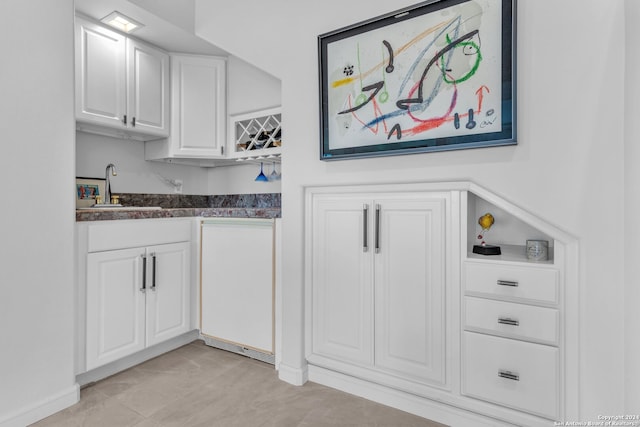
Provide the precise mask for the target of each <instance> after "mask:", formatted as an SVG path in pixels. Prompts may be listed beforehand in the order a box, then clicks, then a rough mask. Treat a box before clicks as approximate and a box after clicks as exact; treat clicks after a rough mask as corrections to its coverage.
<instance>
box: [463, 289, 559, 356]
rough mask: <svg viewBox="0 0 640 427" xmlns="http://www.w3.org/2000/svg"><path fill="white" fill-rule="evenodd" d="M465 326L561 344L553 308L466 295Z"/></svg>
mask: <svg viewBox="0 0 640 427" xmlns="http://www.w3.org/2000/svg"><path fill="white" fill-rule="evenodd" d="M464 325H465V329H467V330H472V331H476V332H485V333H491V334H496V335H501V336H504V337H509V338H517V339H523V340H528V341H534V342H539V343H544V344H551V345H558V333H559V315H558V310H556V309H554V308H545V307H538V306H534V305H526V304H518V303H513V302H505V301H496V300H491V299H485V298H476V297H465V298H464Z"/></svg>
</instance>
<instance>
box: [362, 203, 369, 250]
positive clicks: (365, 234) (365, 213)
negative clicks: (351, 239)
mask: <svg viewBox="0 0 640 427" xmlns="http://www.w3.org/2000/svg"><path fill="white" fill-rule="evenodd" d="M362 219H363V221H362V251H363V252H367V251H368V250H369V205H367V204H365V205H364V206H363V207H362Z"/></svg>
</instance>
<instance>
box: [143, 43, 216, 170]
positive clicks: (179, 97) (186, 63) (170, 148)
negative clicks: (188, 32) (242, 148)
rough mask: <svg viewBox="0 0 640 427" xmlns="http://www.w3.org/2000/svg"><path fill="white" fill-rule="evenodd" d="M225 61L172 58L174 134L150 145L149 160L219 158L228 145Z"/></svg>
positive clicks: (172, 127) (181, 56) (211, 58)
mask: <svg viewBox="0 0 640 427" xmlns="http://www.w3.org/2000/svg"><path fill="white" fill-rule="evenodd" d="M226 81H227V79H226V59H225V58H222V57H213V56H200V55H185V54H172V55H171V135H170V137H169V138H168V139H164V140H159V141H152V142H147V143H146V144H145V158H146V159H147V160H168V159H219V158H222V157H223V155H224V154H225V153H224V147H225V143H226V136H227V135H226V122H227V116H226V113H227V109H226V90H227V88H226Z"/></svg>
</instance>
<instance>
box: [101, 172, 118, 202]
mask: <svg viewBox="0 0 640 427" xmlns="http://www.w3.org/2000/svg"><path fill="white" fill-rule="evenodd" d="M109 169H111V173H112V174H113V176H117V175H118V174H117V173H116V165H114V164H113V163H109V164H108V165H107V169H106V170H105V172H104V179H105V183H104V203H105V204H107V205H110V204H111V182H110V180H109Z"/></svg>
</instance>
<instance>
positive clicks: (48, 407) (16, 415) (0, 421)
mask: <svg viewBox="0 0 640 427" xmlns="http://www.w3.org/2000/svg"><path fill="white" fill-rule="evenodd" d="M79 401H80V386H79V385H78V384H73V385H72V386H70V387H68V388H66V389H64V390H61V391H60V392H58V393H57V394H54V395H52V396H49V397H47V398H45V399H42V400H40V401H37V402H35V403H33V404H31V405H28V406H26V407H24V408H20V409H18V410H17V411H15V412H13V413H11V414H8V415H7V416H3V418H0V427H24V426H27V425H29V424H33V423H35V422H36V421H40V420H41V419H43V418H46V417H48V416H49V415H53V414H55V413H56V412H59V411H62V410H63V409H66V408H68V407H69V406H72V405H75V404H76V403H78V402H79Z"/></svg>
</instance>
